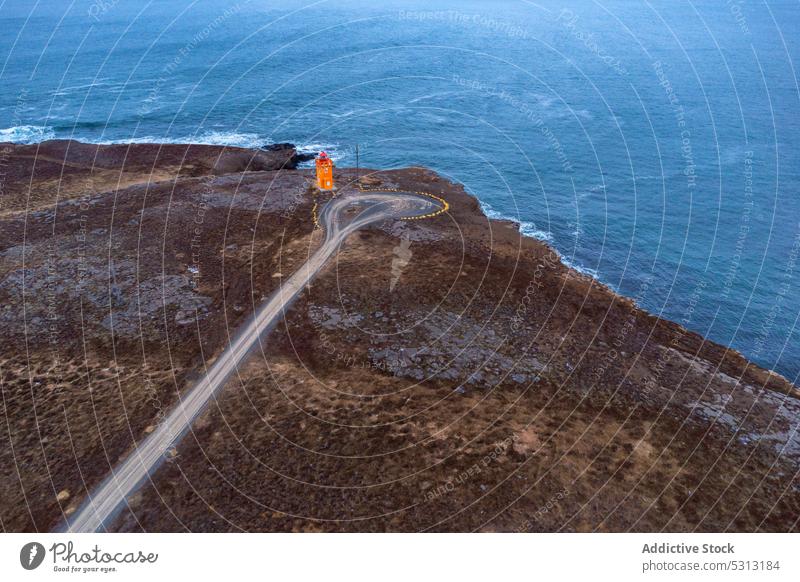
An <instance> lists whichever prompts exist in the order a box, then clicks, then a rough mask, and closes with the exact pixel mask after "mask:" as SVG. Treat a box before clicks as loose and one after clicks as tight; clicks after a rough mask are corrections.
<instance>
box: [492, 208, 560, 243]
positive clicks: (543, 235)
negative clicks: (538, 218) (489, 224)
mask: <svg viewBox="0 0 800 582" xmlns="http://www.w3.org/2000/svg"><path fill="white" fill-rule="evenodd" d="M478 204H480V206H481V210H482V211H483V213H484V214H485V215H486V216H488V217H489V218H493V219H495V220H509V221H511V222H513V223H515V224H516V225H517V228H518V229H519V232H520V234H522V235H523V236H527V237H530V238H535V239H538V240H541V241H544V242H547V243H552V242H553V235H552V233H550V232H548V231H546V230H540V229H538V228H536V225H535V224H534V223H533V222H526V221H524V220H519V219H517V218H512V217H510V216H506V215H505V214H502V213H501V212H497V211H496V210H495V209H494V208H492V207H491V205H490V204H489V203H488V202H484V201H482V200H478Z"/></svg>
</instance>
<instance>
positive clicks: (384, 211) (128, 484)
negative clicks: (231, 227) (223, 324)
mask: <svg viewBox="0 0 800 582" xmlns="http://www.w3.org/2000/svg"><path fill="white" fill-rule="evenodd" d="M439 209H440V206H439V203H437V202H436V201H434V200H432V199H430V198H426V197H424V196H419V195H417V194H413V193H410V192H358V193H353V194H349V195H342V196H339V197H336V198H334V199H333V200H331V201H330V202H328V203H327V204H326V205H325V206H323V207H322V209H321V211H320V213H319V223H320V225H322V226H323V227H324V229H325V240H324V242H323V243H322V246H320V248H319V249H318V250H317V251H316V252H315V253H314V254H313V255H312V256H311V258H310V259H309V260H308V261H307V262H306V263H305V264H304V265H303V266H302V267H300V269H299V270H298V271H297V272H296V273H294V274H293V275H292V276H291V277H289V278H288V279H287V280H286V281H285V282H284V283H283V284H282V285H281V287H280V288H279V289H278V290H277V291H275V293H273V294H272V296H271V297H270V298H269V299H267V300H266V301H265V302H264V303H263V304H262V305H261V306H260V307H259V308H258V310H257V311H256V313H255V315H254V317H253V318H252V319H251V320H250V322H249V323H247V324H246V325H245V326H244V327H243V328H242V329H241V331H239V332H238V334H237V336H235V338H234V339H233V340H232V341H231V343H230V345H229V346H228V349H227V350H225V351H224V352H223V353H222V354H221V355H220V357H219V359H218V360H217V361H216V362H214V364H213V365H212V366H211V368H210V369H209V370H208V374H207V375H206V377H205V378H203V379H202V380H201V381H200V382H198V383H197V385H195V386H194V387H193V388H192V389H190V390H189V391H188V393H186V394H185V395H184V396H183V397H182V398H181V399H180V401H179V403H178V404H177V405H176V407H175V409H174V410H173V411H172V412H171V413H170V414H169V415H168V416H167V418H166V419H165V420H164V422H163V423H162V424H161V425H159V426H158V428H156V430H155V431H153V432H152V433H151V434H150V435H149V436H148V437H146V438H145V439H144V440H143V441H142V442H140V443H139V445H138V446H137V447H136V449H135V450H134V451H133V452H132V453H131V454H130V455H129V456H128V458H127V459H125V461H123V462H122V464H121V465H119V466H118V467H117V468H116V469H114V470H112V474H111V475H110V476H109V477H108V478H106V480H105V481H104V482H103V483H102V484H101V485H100V486H99V487H98V488H97V489H96V490H95V491H94V492H93V493H92V494H91V495H90V496H89V498H88V499H87V500H86V501H85V502H84V504H83V506H82V507H81V508H80V509H79V510H78V511H77V512H76V513H75V514H74V516H73V517H72V518H70V519H69V520H68V523H67V524H65V526H64V528H63V529H64V531H67V532H94V531H98V530H103V529H104V528H105V526H106V525H107V524H109V523H110V521H111V520H112V519H113V518H114V516H115V515H116V513H117V512H118V511H119V510H120V509H121V508H122V507H123V506H124V504H125V502H126V499H127V498H128V496H130V495H131V494H132V493H133V492H135V491H136V490H137V489H138V487H139V486H140V485H141V484H142V483H143V482H144V480H145V479H147V478H148V477H149V476H150V475H151V474H152V472H153V471H154V470H155V469H157V468H158V466H159V465H160V464H161V462H162V461H163V459H164V455H165V454H166V453H167V452H168V451H169V450H170V449H171V448H172V447H174V446H175V444H176V442H177V441H178V440H179V439H180V438H181V437H182V436H183V435H184V434H185V433H186V431H187V430H188V429H189V426H190V425H191V424H192V421H194V419H195V418H197V416H198V414H200V412H201V411H202V410H203V409H204V408H205V406H206V404H207V403H208V401H209V400H210V399H211V397H212V396H213V394H214V393H215V392H216V391H217V390H218V389H219V388H220V387H222V386H223V385H224V384H225V381H226V380H227V379H228V378H229V377H230V376H231V374H232V373H233V372H234V371H235V370H236V368H237V366H238V365H239V364H240V363H241V362H242V360H244V359H245V357H246V356H247V355H248V353H249V352H250V350H251V348H252V347H253V346H254V345H255V344H256V342H257V341H258V338H259V337H260V336H261V335H262V334H263V333H264V332H266V331H267V330H269V328H270V327H271V326H272V325H274V324H275V323H276V322H277V321H278V319H279V318H280V317H281V315H282V314H283V313H284V311H285V310H286V308H287V307H288V306H289V304H290V303H291V302H292V301H293V300H294V299H295V298H296V297H297V295H298V294H299V293H300V291H302V289H303V288H304V287H305V286H306V285H307V284H308V283H309V282H310V281H311V279H312V278H313V277H314V275H316V274H317V273H318V272H319V270H320V269H321V268H322V266H323V265H324V264H325V262H326V261H327V260H328V259H329V258H330V257H331V256H332V255H334V254H335V253H336V251H337V250H338V248H339V246H340V245H341V244H342V243H343V242H344V240H345V238H346V237H347V235H349V234H350V233H352V232H353V231H355V230H357V229H359V228H362V227H364V226H367V225H369V224H373V223H376V222H380V221H383V220H386V219H390V218H402V217H411V216H421V215H424V214H430V213H432V212H435V211H437V210H439Z"/></svg>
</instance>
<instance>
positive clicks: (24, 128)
mask: <svg viewBox="0 0 800 582" xmlns="http://www.w3.org/2000/svg"><path fill="white" fill-rule="evenodd" d="M98 127H99V125H98ZM72 129H74V127H73V128H71V127H65V131H66V130H70V131H69V133H68V134H66V135H63V134H62V135H60V136H58V138H59V139H77V140H80V141H82V142H85V143H96V144H128V143H165V144H177V143H194V144H201V145H220V146H231V147H241V148H260V147H263V146H264V145H268V144H270V143H272V142H271V141H270V140H268V139H265V138H264V137H262V136H260V135H258V134H257V133H247V132H235V131H206V132H202V133H197V134H194V135H187V136H182V137H166V136H157V135H145V136H138V137H126V138H120V139H97V138H92V137H83V136H80V135H75V132H74V131H73V130H72ZM50 139H56V133H55V131H54V129H53V128H51V127H45V126H40V125H19V126H16V127H9V128H7V129H0V142H2V141H6V142H12V143H19V144H35V143H39V142H42V141H47V140H50Z"/></svg>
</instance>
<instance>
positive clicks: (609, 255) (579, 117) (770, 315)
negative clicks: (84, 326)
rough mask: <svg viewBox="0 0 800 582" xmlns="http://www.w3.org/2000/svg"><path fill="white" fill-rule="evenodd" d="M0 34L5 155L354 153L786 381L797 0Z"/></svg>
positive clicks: (96, 6) (792, 327) (151, 20)
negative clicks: (409, 176)
mask: <svg viewBox="0 0 800 582" xmlns="http://www.w3.org/2000/svg"><path fill="white" fill-rule="evenodd" d="M0 30H2V34H0V67H1V68H0V141H15V142H21V143H33V142H37V141H41V140H45V139H52V138H73V139H80V140H84V141H91V142H104V143H105V142H129V141H148V142H149V141H157V142H187V141H190V142H200V143H213V144H230V145H241V146H261V145H265V144H269V143H272V142H281V141H291V142H294V143H296V144H299V145H300V146H302V147H303V148H304V149H305V150H308V151H314V150H318V149H326V150H328V151H329V152H331V153H332V154H333V156H334V158H335V159H337V163H338V164H339V165H340V166H341V165H355V155H354V153H355V147H356V145H357V144H358V145H359V151H360V158H361V164H362V166H370V167H380V168H389V167H401V166H408V165H424V166H429V167H431V168H434V169H436V170H437V171H439V172H440V173H442V174H444V175H446V176H447V177H449V178H450V179H452V180H454V181H458V182H461V183H463V184H464V185H465V186H466V188H467V189H468V190H469V191H470V192H471V193H473V194H474V195H475V196H477V197H478V198H479V199H480V200H481V202H482V204H483V205H484V208H485V210H486V211H487V213H488V214H489V215H490V216H503V217H507V218H512V219H514V220H516V221H517V222H518V223H519V225H520V229H521V230H522V232H523V233H525V234H527V235H530V236H534V237H538V238H541V239H544V240H546V241H548V242H550V243H551V244H552V245H553V246H554V247H555V248H556V249H557V250H558V251H559V253H560V254H561V255H562V257H563V261H564V262H565V263H567V264H569V265H572V266H574V267H575V268H577V269H579V270H582V271H583V272H585V273H587V274H590V275H592V276H594V277H596V278H597V279H599V280H600V281H602V282H603V283H605V284H607V285H609V286H610V287H612V288H613V289H615V290H617V291H619V292H620V293H622V294H625V295H627V296H629V297H632V298H634V299H635V300H636V301H637V303H639V305H641V306H642V307H644V308H646V309H647V310H649V311H650V312H652V313H654V314H657V315H660V316H663V317H666V318H669V319H672V320H674V321H678V322H680V323H682V324H684V325H685V326H686V327H688V328H690V329H692V330H694V331H697V332H699V333H700V334H703V335H704V336H705V337H707V338H710V339H712V340H714V341H717V342H720V343H722V344H726V345H730V346H733V347H735V348H736V349H738V350H740V351H741V352H742V353H744V354H745V355H746V356H748V357H749V358H750V359H752V360H754V361H756V362H758V363H759V364H761V365H762V366H765V367H767V368H771V369H775V370H776V371H778V372H780V373H782V374H784V375H785V376H787V377H788V378H789V379H790V380H791V381H793V382H795V383H797V381H798V374H800V331H799V330H798V316H800V264H799V263H800V260H799V259H800V90H799V89H798V79H797V72H798V69H799V68H800V63H798V57H800V4H798V2H797V1H796V0H790V1H775V2H772V1H767V2H744V1H738V0H729V1H728V0H714V1H710V0H698V1H693V2H683V1H680V0H678V1H666V0H653V1H649V2H648V1H643V2H631V1H629V0H603V1H602V2H601V1H598V2H594V1H589V0H586V1H582V2H573V3H569V2H560V1H552V0H541V1H538V2H528V1H506V0H493V1H489V0H486V1H470V0H462V1H459V2H454V1H443V2H420V1H413V0H412V1H405V2H388V1H387V2H384V1H379V0H376V1H372V2H366V1H365V2H354V1H348V0H340V1H318V2H306V1H303V0H300V1H296V2H286V1H283V0H277V1H268V0H264V1H256V0H251V1H248V0H241V1H239V2H222V1H209V0H204V1H196V2H192V1H188V0H160V1H150V2H147V1H141V2H134V1H131V0H94V1H92V2H89V1H85V0H82V1H74V2H70V1H67V0H49V1H39V2H35V1H31V0H26V1H20V0H5V1H0Z"/></svg>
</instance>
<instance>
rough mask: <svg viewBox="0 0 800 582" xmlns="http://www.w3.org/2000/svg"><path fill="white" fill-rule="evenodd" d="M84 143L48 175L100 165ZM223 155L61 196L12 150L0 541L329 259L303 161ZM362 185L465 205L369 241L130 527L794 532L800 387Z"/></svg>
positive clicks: (446, 219) (504, 236) (141, 495)
mask: <svg viewBox="0 0 800 582" xmlns="http://www.w3.org/2000/svg"><path fill="white" fill-rule="evenodd" d="M155 147H158V146H150V148H155ZM178 147H183V146H178ZM209 147H210V146H209ZM65 150H66V151H67V152H68V151H69V148H64V147H63V146H59V147H56V146H52V147H51V148H50V149H48V151H46V152H45V154H46V157H47V160H45V161H46V162H47V163H48V164H56V165H57V164H58V163H59V161H60V162H63V161H64V160H65V159H66V160H67V162H68V163H69V164H74V165H77V166H85V165H86V164H87V160H86V159H85V156H87V155H88V154H86V153H84V154H82V155H83V157H81V155H73V156H72V157H70V154H69V153H65ZM101 150H102V148H101ZM227 150H230V148H227ZM227 150H225V149H224V148H218V149H217V150H216V151H212V150H208V151H205V150H204V152H202V155H200V154H198V156H196V157H192V156H185V153H186V152H183V153H182V152H181V151H173V152H169V155H168V156H166V157H165V158H164V160H163V161H162V160H161V158H160V157H159V156H160V154H156V153H154V152H153V151H152V150H151V149H149V148H142V149H140V150H137V151H136V152H135V154H134V155H131V154H130V152H128V154H127V156H126V155H122V154H121V153H120V152H119V151H117V152H115V153H114V155H113V156H112V155H110V154H109V155H107V156H104V155H99V157H100V158H101V159H103V160H105V161H104V164H105V166H104V167H103V168H102V172H103V174H102V180H100V179H99V178H95V181H94V182H93V184H92V188H91V189H86V190H85V191H84V190H82V188H84V187H85V186H83V185H82V184H85V183H84V182H82V181H81V180H84V178H85V176H83V173H85V172H86V170H81V168H80V167H73V166H66V165H65V168H69V169H65V170H64V171H65V172H72V174H73V175H72V176H71V177H70V178H69V180H67V182H68V184H67V185H68V186H69V187H65V188H63V189H62V192H61V194H60V195H59V194H58V193H55V194H54V193H53V192H51V191H50V190H49V188H50V186H48V185H47V184H49V183H50V182H46V181H52V180H53V179H54V173H53V172H54V171H53V168H52V167H51V166H49V165H48V166H47V169H46V171H43V173H42V175H41V180H40V179H39V174H37V171H38V170H37V168H36V166H33V165H29V166H24V164H28V163H29V162H28V161H26V160H33V159H35V156H33V157H31V156H32V154H31V152H30V151H29V150H25V151H24V152H22V153H20V156H26V157H24V159H23V158H22V157H20V159H19V160H17V164H18V167H23V166H24V167H23V170H20V172H19V176H18V177H17V179H16V180H15V181H14V182H13V185H12V186H11V187H10V188H7V190H6V191H4V194H3V198H4V200H3V205H2V215H0V237H2V238H1V242H2V245H0V249H2V250H0V252H2V256H3V260H2V261H1V262H0V299H2V305H3V311H2V313H0V317H2V319H3V326H4V329H5V330H6V333H5V334H4V337H3V338H2V339H1V340H0V341H2V342H3V346H2V347H3V351H2V353H3V354H4V355H3V363H2V366H0V373H1V374H2V376H1V377H2V395H3V399H2V406H3V409H2V412H3V418H4V419H5V421H6V422H4V423H2V425H0V426H1V428H0V435H2V436H1V437H0V438H2V442H8V446H7V447H5V446H4V447H3V448H2V449H1V450H0V454H2V456H3V458H2V459H0V462H2V464H3V467H4V472H3V473H2V474H0V486H2V490H3V492H4V495H3V497H2V503H1V504H0V519H2V523H1V525H2V527H3V529H5V530H10V531H20V530H23V531H30V530H48V529H51V528H54V527H57V525H58V524H59V523H60V522H61V521H62V520H63V518H64V515H65V514H69V513H70V512H72V511H75V508H76V507H77V505H78V504H79V503H80V501H81V500H82V499H83V498H84V497H85V495H86V491H87V488H89V489H90V488H91V487H92V486H93V485H96V484H97V483H98V482H99V481H100V480H101V479H102V478H103V477H104V476H105V475H107V474H108V472H109V471H110V467H111V466H112V465H113V464H114V463H115V462H116V461H118V460H119V459H120V458H121V457H123V456H124V455H125V454H126V453H127V452H128V451H130V450H131V448H132V447H133V445H134V443H135V442H136V440H138V439H140V438H142V436H144V435H146V434H147V433H148V432H149V431H151V430H152V429H153V427H154V425H155V424H157V422H158V420H159V418H160V416H161V415H163V413H164V412H165V411H166V410H168V409H169V406H170V404H171V403H173V402H174V401H175V399H176V397H177V395H178V393H179V392H181V391H184V390H186V388H187V387H188V386H190V385H191V383H192V382H193V381H194V380H196V379H197V378H198V377H199V376H200V375H201V374H202V370H203V368H204V366H205V365H207V364H208V362H209V361H211V359H213V357H214V356H215V355H216V354H218V353H220V351H221V350H222V349H223V348H224V346H225V344H226V342H227V341H228V338H229V336H230V334H232V333H234V331H235V329H236V327H237V325H238V324H239V323H241V321H242V320H243V319H244V318H245V317H247V315H248V314H249V313H251V312H252V310H253V308H254V305H256V304H258V302H259V301H260V300H261V299H262V298H263V297H265V296H266V295H268V294H269V292H270V291H271V290H273V289H275V288H276V287H277V285H279V282H280V280H281V278H282V277H283V276H286V275H288V274H289V273H291V272H292V271H293V270H294V269H296V268H297V267H298V266H299V265H300V264H302V262H303V261H304V260H305V258H306V257H307V256H308V254H309V252H311V251H312V250H313V248H314V247H315V245H316V244H318V241H319V233H318V232H317V233H314V232H313V224H312V222H311V220H310V218H311V208H312V206H313V203H314V195H313V193H312V191H311V190H310V189H309V188H308V184H307V182H308V180H309V178H310V174H309V172H308V171H307V170H293V169H287V168H286V158H285V157H283V158H281V157H280V156H278V155H273V158H270V159H269V160H265V159H261V160H260V161H259V164H261V165H259V166H258V169H257V170H256V171H244V170H247V169H252V168H249V166H248V162H247V160H248V159H250V158H252V154H247V153H246V151H244V153H243V152H240V151H234V152H233V153H232V154H231V152H229V151H227ZM90 153H91V152H90ZM105 153H106V152H102V151H101V152H100V154H105ZM223 153H224V156H227V158H226V159H227V161H226V164H223V165H221V164H219V163H217V158H220V159H221V158H222V157H223V156H222V155H221V154H223ZM93 155H94V156H98V153H97V151H96V150H95V151H94V153H93ZM248 155H249V156H250V158H248ZM271 155H272V154H271ZM184 157H186V158H187V159H189V160H193V161H192V162H191V164H190V166H191V168H190V170H186V169H185V168H183V166H182V162H181V160H183V159H184ZM10 159H11V162H12V163H13V162H14V158H13V155H12V157H11V158H10ZM120 159H122V160H128V161H126V162H124V163H125V164H126V165H122V166H120V165H119V164H120V163H121V162H119V160H120ZM53 160H55V161H53ZM115 160H116V161H115ZM129 160H133V162H132V165H131V166H130V169H129V168H128V167H127V164H128V163H131V162H129ZM136 160H138V161H136ZM176 160H178V161H177V162H176ZM243 160H244V161H243ZM88 164H89V166H90V167H91V160H89V161H88ZM115 164H116V165H115ZM270 164H272V165H270ZM25 167H27V168H28V169H27V170H25V169H24V168H25ZM25 171H27V172H28V174H29V176H28V178H27V184H25V182H26V180H25V179H23V178H24V175H25ZM366 173H367V174H369V177H368V178H366V180H365V182H368V184H367V185H368V186H369V187H371V188H382V187H385V188H391V187H395V188H406V189H412V190H421V191H426V192H431V193H434V194H437V195H439V196H442V197H444V198H445V199H447V200H448V201H449V202H450V205H451V210H450V212H449V213H448V214H446V215H443V216H440V217H437V218H435V219H431V220H422V221H409V222H399V223H387V224H383V225H380V226H378V227H374V228H371V229H368V230H366V231H363V232H359V233H356V234H354V235H352V236H351V237H350V238H349V239H348V241H347V243H346V245H345V246H344V248H343V249H342V251H341V252H340V253H339V255H338V257H337V258H336V259H335V261H333V262H332V263H331V264H329V266H328V267H327V269H326V270H325V271H324V272H323V273H322V274H321V275H320V276H319V277H318V278H317V279H316V280H315V281H314V283H313V284H312V285H311V286H310V288H309V289H308V290H307V292H306V293H305V294H304V295H303V296H302V297H301V298H300V299H299V300H298V301H297V302H296V303H295V304H294V306H293V307H292V309H291V310H290V311H289V312H288V313H287V314H286V318H285V321H284V322H282V324H281V325H279V327H278V329H276V330H275V331H274V332H272V333H271V334H270V335H268V336H267V337H265V338H263V340H262V343H261V346H260V347H259V349H258V350H257V351H256V353H254V354H253V356H252V357H251V358H250V359H249V360H248V361H247V363H246V364H244V365H243V366H242V367H241V369H240V370H239V374H238V375H237V376H236V377H234V378H233V379H232V380H231V381H230V382H229V384H228V385H227V386H226V388H225V389H224V390H223V391H222V392H221V393H220V395H219V397H218V400H217V401H216V402H214V403H213V404H212V405H211V406H210V408H209V409H208V410H207V411H206V412H205V413H204V414H203V416H202V417H201V418H200V419H199V420H198V421H197V422H196V423H195V425H194V426H193V429H192V431H191V433H190V434H188V435H187V436H186V437H185V438H184V440H183V441H182V442H181V443H180V444H179V446H178V447H177V449H176V450H175V451H174V452H173V453H172V454H170V455H169V458H168V459H167V462H166V463H165V464H164V466H163V467H162V468H161V469H160V470H159V471H158V472H157V473H156V474H155V475H154V476H153V479H152V482H151V483H148V484H146V485H145V486H144V487H142V489H141V490H140V491H139V492H138V493H136V494H135V495H134V496H133V497H132V498H131V499H130V500H129V507H128V508H127V509H126V510H124V511H123V514H122V515H120V517H119V518H118V520H117V521H116V522H115V524H114V525H113V527H112V529H113V530H114V531H142V530H145V531H241V530H244V531H594V530H597V531H661V530H666V531H693V530H698V531H726V530H727V531H795V530H797V529H798V525H797V519H798V515H800V496H799V495H798V460H799V459H800V437H798V435H797V431H796V428H797V425H798V422H799V420H798V419H800V414H799V413H800V401H798V392H797V390H796V389H795V388H794V387H793V386H791V385H790V384H788V383H787V382H786V381H785V380H784V379H782V378H781V377H779V376H777V375H774V374H771V373H769V372H767V371H764V370H762V369H760V368H758V367H756V366H754V365H751V364H749V363H748V362H747V361H746V360H745V359H744V358H743V357H741V356H740V355H739V354H738V353H736V352H734V351H732V350H728V349H725V348H724V347H722V346H719V345H716V344H713V343H711V342H708V341H704V340H703V338H701V337H700V336H698V335H696V334H694V333H691V332H688V331H687V330H685V329H684V328H682V327H681V326H679V325H677V324H674V323H670V322H666V321H663V320H659V319H657V318H655V317H652V316H650V315H648V314H646V313H644V312H642V311H640V310H638V309H637V308H636V307H635V305H634V303H633V301H631V300H630V299H625V298H622V297H619V296H617V295H615V294H614V293H613V292H611V291H610V290H608V289H606V288H605V287H603V286H602V285H599V284H598V283H597V282H595V281H593V280H591V279H588V278H586V277H584V276H582V275H580V274H578V273H576V272H574V271H571V270H570V269H568V268H566V267H565V266H563V265H562V264H561V262H560V261H559V259H558V257H557V256H556V255H555V254H554V252H553V251H551V250H550V249H549V248H548V247H547V246H546V245H545V244H544V243H541V242H539V241H535V240H532V239H527V238H524V237H521V236H520V235H519V233H518V232H517V227H516V225H514V224H512V223H507V222H502V221H490V220H488V219H487V218H486V217H485V216H484V215H483V214H482V212H481V211H480V208H479V206H478V203H477V201H476V200H475V199H473V198H471V197H470V196H468V195H467V194H466V193H465V192H464V191H463V188H461V187H460V186H459V185H457V184H452V183H450V182H448V181H446V180H444V179H442V178H441V177H439V176H437V175H436V174H434V173H432V172H429V171H427V170H424V169H421V168H410V169H406V170H398V171H392V172H378V173H375V172H366ZM31 176H33V178H31ZM120 176H123V178H124V179H121V178H120ZM152 176H155V178H157V179H155V178H152V179H151V177H152ZM337 178H338V180H339V181H340V184H342V185H344V184H347V183H348V182H350V181H352V180H354V178H355V175H354V172H353V171H352V170H339V171H338V173H337ZM30 184H34V185H35V186H34V187H31V186H30ZM57 184H58V180H56V185H57ZM33 191H35V193H36V195H35V197H36V204H35V205H34V204H29V203H28V204H27V205H26V199H27V198H28V197H31V198H32V197H33V195H30V196H28V195H27V193H28V192H33ZM47 193H49V194H47ZM46 194H47V195H46ZM48 196H49V197H48ZM198 230H199V233H198ZM657 284H658V282H652V285H654V286H655V285H657ZM643 291H647V290H643Z"/></svg>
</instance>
